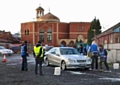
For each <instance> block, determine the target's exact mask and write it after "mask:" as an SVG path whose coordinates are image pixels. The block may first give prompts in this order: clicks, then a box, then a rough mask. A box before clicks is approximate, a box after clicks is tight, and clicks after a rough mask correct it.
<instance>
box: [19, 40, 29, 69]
mask: <svg viewBox="0 0 120 85" xmlns="http://www.w3.org/2000/svg"><path fill="white" fill-rule="evenodd" d="M20 53H21V57H22V68H21V71H28V65H27V56H28V52H27V41H24V43H23V44H22V45H21V52H20Z"/></svg>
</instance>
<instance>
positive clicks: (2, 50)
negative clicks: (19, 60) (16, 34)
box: [0, 46, 13, 55]
mask: <svg viewBox="0 0 120 85" xmlns="http://www.w3.org/2000/svg"><path fill="white" fill-rule="evenodd" d="M0 54H8V55H11V54H13V51H12V50H10V49H6V48H5V47H3V46H0Z"/></svg>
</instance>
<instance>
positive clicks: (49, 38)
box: [47, 29, 52, 42]
mask: <svg viewBox="0 0 120 85" xmlns="http://www.w3.org/2000/svg"><path fill="white" fill-rule="evenodd" d="M47 42H52V30H51V29H48V30H47Z"/></svg>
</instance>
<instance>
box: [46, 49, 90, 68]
mask: <svg viewBox="0 0 120 85" xmlns="http://www.w3.org/2000/svg"><path fill="white" fill-rule="evenodd" d="M44 61H45V63H46V65H48V66H49V65H55V66H59V67H61V69H62V70H65V69H70V68H71V69H73V68H86V69H89V68H90V66H91V62H92V60H91V58H89V57H87V56H85V55H81V54H80V53H79V52H78V51H77V50H76V49H75V48H73V47H53V48H52V49H50V50H49V51H48V52H46V53H45V57H44Z"/></svg>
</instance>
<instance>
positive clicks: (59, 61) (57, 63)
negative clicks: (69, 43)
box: [54, 49, 61, 66]
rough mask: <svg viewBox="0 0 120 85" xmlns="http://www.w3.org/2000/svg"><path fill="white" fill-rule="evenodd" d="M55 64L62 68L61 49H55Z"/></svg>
mask: <svg viewBox="0 0 120 85" xmlns="http://www.w3.org/2000/svg"><path fill="white" fill-rule="evenodd" d="M54 63H55V65H57V66H60V64H61V56H60V52H59V49H55V55H54Z"/></svg>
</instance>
